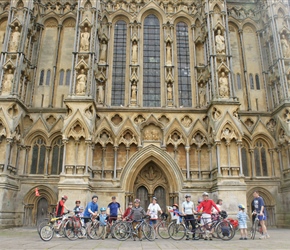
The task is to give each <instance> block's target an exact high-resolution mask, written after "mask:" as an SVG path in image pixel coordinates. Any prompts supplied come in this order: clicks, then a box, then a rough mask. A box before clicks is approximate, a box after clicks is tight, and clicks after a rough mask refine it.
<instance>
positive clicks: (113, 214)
mask: <svg viewBox="0 0 290 250" xmlns="http://www.w3.org/2000/svg"><path fill="white" fill-rule="evenodd" d="M118 210H119V212H120V214H122V210H121V205H120V203H119V202H117V201H116V196H113V197H112V202H110V203H109V205H108V207H107V214H109V215H110V217H109V223H112V221H116V220H117V219H118Z"/></svg>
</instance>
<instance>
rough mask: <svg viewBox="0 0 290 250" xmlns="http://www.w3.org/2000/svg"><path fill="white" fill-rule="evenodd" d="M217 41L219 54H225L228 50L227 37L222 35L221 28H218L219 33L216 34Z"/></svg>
mask: <svg viewBox="0 0 290 250" xmlns="http://www.w3.org/2000/svg"><path fill="white" fill-rule="evenodd" d="M215 42H216V52H217V53H218V54H225V51H226V46H225V38H224V36H223V35H221V30H220V29H218V31H217V35H216V36H215Z"/></svg>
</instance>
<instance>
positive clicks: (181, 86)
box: [176, 22, 192, 107]
mask: <svg viewBox="0 0 290 250" xmlns="http://www.w3.org/2000/svg"><path fill="white" fill-rule="evenodd" d="M176 40H177V63H178V90H179V105H182V106H185V107H191V106H192V101H191V100H192V97H191V77H190V58H189V56H190V54H189V44H188V27H187V24H185V23H183V22H180V23H178V24H177V25H176Z"/></svg>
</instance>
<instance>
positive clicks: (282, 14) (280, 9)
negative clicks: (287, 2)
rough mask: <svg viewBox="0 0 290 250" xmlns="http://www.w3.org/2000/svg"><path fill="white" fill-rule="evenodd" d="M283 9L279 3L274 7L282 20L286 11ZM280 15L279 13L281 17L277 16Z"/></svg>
mask: <svg viewBox="0 0 290 250" xmlns="http://www.w3.org/2000/svg"><path fill="white" fill-rule="evenodd" d="M284 8H285V7H284V6H283V5H281V3H278V5H277V6H276V9H277V15H278V17H283V18H284V17H285V13H286V10H285V9H284ZM280 13H281V16H280V15H279V14H280Z"/></svg>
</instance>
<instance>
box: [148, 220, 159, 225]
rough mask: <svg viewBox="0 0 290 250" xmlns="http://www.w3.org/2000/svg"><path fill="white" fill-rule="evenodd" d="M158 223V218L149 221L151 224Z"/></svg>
mask: <svg viewBox="0 0 290 250" xmlns="http://www.w3.org/2000/svg"><path fill="white" fill-rule="evenodd" d="M156 223H157V220H150V221H149V224H150V225H155V224H156Z"/></svg>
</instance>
